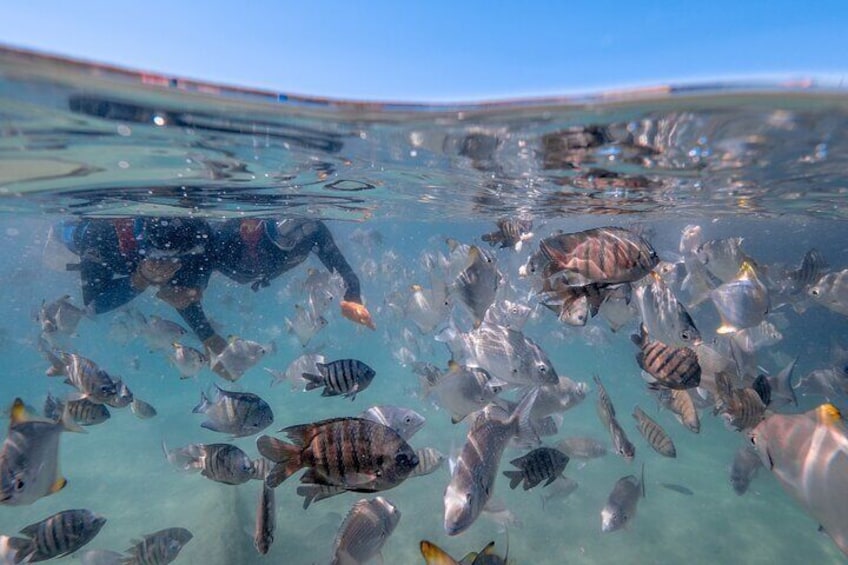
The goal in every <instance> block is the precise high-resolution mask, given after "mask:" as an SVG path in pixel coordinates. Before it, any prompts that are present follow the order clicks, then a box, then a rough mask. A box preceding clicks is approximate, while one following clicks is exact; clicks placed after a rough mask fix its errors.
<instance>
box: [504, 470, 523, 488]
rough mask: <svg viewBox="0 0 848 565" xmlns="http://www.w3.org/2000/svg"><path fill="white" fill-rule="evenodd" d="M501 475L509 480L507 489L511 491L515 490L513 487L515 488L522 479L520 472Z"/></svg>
mask: <svg viewBox="0 0 848 565" xmlns="http://www.w3.org/2000/svg"><path fill="white" fill-rule="evenodd" d="M503 474H504V476H505V477H506V478H508V479H509V488H511V489H513V490H515V487H517V486H518V484H519V483H520V482H521V480H522V479H523V478H524V474H523V473H522V472H521V471H504V472H503ZM525 490H527V489H525Z"/></svg>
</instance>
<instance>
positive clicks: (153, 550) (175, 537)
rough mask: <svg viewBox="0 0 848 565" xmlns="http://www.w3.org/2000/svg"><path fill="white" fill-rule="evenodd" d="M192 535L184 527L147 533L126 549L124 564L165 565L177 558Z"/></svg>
mask: <svg viewBox="0 0 848 565" xmlns="http://www.w3.org/2000/svg"><path fill="white" fill-rule="evenodd" d="M193 537H194V536H193V535H192V533H191V532H190V531H188V530H187V529H185V528H166V529H164V530H159V531H158V532H154V533H152V534H147V535H146V536H144V537H142V538H141V540H140V541H138V542H136V543H135V545H133V546H132V547H130V548H129V549H127V550H126V553H127V554H128V557H126V558H124V559H123V560H122V561H121V563H122V564H124V565H153V564H155V565H166V564H167V563H170V562H172V561H173V560H175V559H176V558H177V556H178V555H179V554H180V551H182V549H183V547H185V545H186V544H187V543H188V542H190V541H191V539H192V538H193Z"/></svg>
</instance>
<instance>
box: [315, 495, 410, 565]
mask: <svg viewBox="0 0 848 565" xmlns="http://www.w3.org/2000/svg"><path fill="white" fill-rule="evenodd" d="M400 517H401V514H400V510H398V509H397V507H396V506H395V505H394V504H392V503H391V502H390V501H389V500H387V499H385V498H383V497H382V496H378V497H376V498H373V499H371V500H368V499H365V498H363V499H361V500H359V501H358V502H356V503H355V504H354V505H353V508H351V510H350V512H348V514H347V516H345V519H344V521H343V522H342V525H341V527H339V532H338V534H337V535H336V539H335V541H334V542H333V557H332V559H331V560H330V565H348V564H350V565H352V564H356V563H365V562H367V561H369V560H370V559H372V558H374V557H377V556H378V555H379V554H380V550H381V549H382V547H383V544H385V543H386V540H387V539H388V538H389V536H390V535H391V534H392V532H393V531H394V530H395V528H396V527H397V525H398V522H400Z"/></svg>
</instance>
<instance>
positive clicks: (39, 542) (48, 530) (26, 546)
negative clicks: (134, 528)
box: [12, 510, 106, 563]
mask: <svg viewBox="0 0 848 565" xmlns="http://www.w3.org/2000/svg"><path fill="white" fill-rule="evenodd" d="M105 523H106V518H104V517H102V516H98V515H97V514H95V513H94V512H92V511H90V510H64V511H62V512H57V513H56V514H53V515H52V516H48V517H47V518H45V519H44V520H42V521H40V522H36V523H34V524H30V525H29V526H27V527H25V528H24V529H22V530H21V533H22V534H23V535H25V536H26V537H27V538H28V539H23V538H12V539H13V540H17V542H13V546H14V547H15V548H16V550H17V556H16V560H15V561H14V562H15V563H35V562H36V561H45V560H47V559H55V558H57V557H64V556H65V555H70V554H71V553H73V552H75V551H77V550H78V549H80V548H81V547H82V546H84V545H85V544H87V543H88V542H90V541H91V540H93V539H94V537H95V536H96V535H97V534H98V533H99V532H100V529H101V528H102V527H103V525H104V524H105Z"/></svg>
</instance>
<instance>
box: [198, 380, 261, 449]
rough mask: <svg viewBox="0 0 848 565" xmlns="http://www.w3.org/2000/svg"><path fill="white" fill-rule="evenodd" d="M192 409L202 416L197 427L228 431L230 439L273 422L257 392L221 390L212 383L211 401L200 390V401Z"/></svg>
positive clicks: (248, 433)
mask: <svg viewBox="0 0 848 565" xmlns="http://www.w3.org/2000/svg"><path fill="white" fill-rule="evenodd" d="M192 412H193V413H195V414H204V415H205V416H206V421H204V422H203V423H202V424H200V427H202V428H206V429H207V430H211V431H213V432H220V433H223V434H232V436H233V437H234V438H236V437H245V436H252V435H254V434H257V433H259V432H261V431H262V430H264V429H265V428H267V427H268V426H270V425H271V424H272V423H273V422H274V414H273V412H272V411H271V407H270V406H268V403H267V402H265V401H264V400H262V399H261V398H259V397H258V396H257V395H255V394H253V393H250V392H234V391H229V390H224V389H222V388H221V387H219V386H218V385H215V400H214V402H212V401H210V400H209V398H207V396H206V395H205V394H203V393H200V404H198V405H197V406H195V408H194V410H192Z"/></svg>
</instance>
